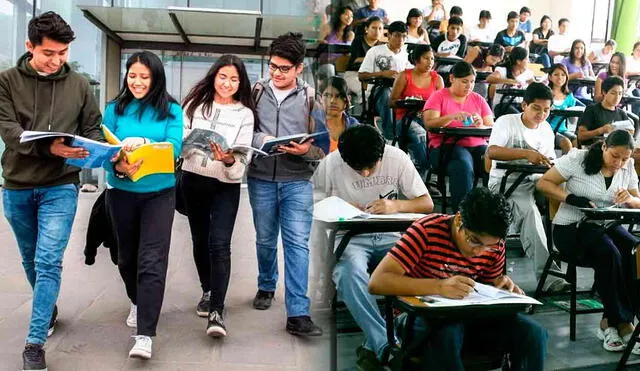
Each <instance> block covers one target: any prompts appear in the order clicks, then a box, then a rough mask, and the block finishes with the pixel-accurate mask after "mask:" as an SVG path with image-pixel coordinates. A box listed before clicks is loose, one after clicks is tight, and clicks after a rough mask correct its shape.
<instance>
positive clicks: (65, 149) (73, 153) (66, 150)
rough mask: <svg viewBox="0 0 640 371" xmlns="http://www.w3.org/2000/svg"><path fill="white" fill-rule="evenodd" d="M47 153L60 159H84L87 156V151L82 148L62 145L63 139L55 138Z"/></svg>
mask: <svg viewBox="0 0 640 371" xmlns="http://www.w3.org/2000/svg"><path fill="white" fill-rule="evenodd" d="M49 151H50V152H51V154H52V155H54V156H59V157H62V158H86V157H87V156H89V151H87V150H86V149H84V148H82V147H70V146H68V145H66V144H64V138H56V139H54V140H53V142H51V145H50V146H49Z"/></svg>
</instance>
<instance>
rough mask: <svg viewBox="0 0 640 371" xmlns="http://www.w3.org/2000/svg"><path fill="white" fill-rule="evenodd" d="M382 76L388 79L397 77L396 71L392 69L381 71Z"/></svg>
mask: <svg viewBox="0 0 640 371" xmlns="http://www.w3.org/2000/svg"><path fill="white" fill-rule="evenodd" d="M382 76H383V77H387V78H390V79H395V78H396V77H398V72H396V71H394V70H386V71H382Z"/></svg>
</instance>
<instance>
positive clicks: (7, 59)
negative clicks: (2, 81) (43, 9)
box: [0, 0, 33, 71]
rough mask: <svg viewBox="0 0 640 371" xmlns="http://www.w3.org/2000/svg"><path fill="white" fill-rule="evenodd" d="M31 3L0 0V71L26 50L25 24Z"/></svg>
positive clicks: (12, 64) (8, 66) (31, 8)
mask: <svg viewBox="0 0 640 371" xmlns="http://www.w3.org/2000/svg"><path fill="white" fill-rule="evenodd" d="M32 11H33V3H32V2H31V1H25V0H14V1H9V0H0V35H1V36H0V71H4V70H6V69H8V68H11V67H13V66H14V65H15V63H16V61H17V60H18V58H20V56H21V55H22V54H24V53H25V52H26V47H25V42H26V41H27V25H28V24H29V20H30V19H31V13H32Z"/></svg>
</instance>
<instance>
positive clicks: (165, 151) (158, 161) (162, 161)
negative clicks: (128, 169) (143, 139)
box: [125, 142, 175, 182]
mask: <svg viewBox="0 0 640 371" xmlns="http://www.w3.org/2000/svg"><path fill="white" fill-rule="evenodd" d="M125 156H126V158H127V162H128V163H130V164H133V163H135V162H137V161H138V160H142V164H141V165H140V169H138V171H136V173H135V174H133V175H132V176H131V180H133V181H134V182H136V181H138V179H140V178H142V177H145V176H147V175H151V174H173V172H174V170H175V162H174V160H173V144H171V143H169V142H158V143H147V144H143V145H141V146H140V147H138V148H136V149H135V150H133V151H131V152H125Z"/></svg>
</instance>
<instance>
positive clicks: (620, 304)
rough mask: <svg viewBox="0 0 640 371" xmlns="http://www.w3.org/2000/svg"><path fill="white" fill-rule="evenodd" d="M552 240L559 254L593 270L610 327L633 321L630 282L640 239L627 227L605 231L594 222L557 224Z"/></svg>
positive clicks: (617, 227) (604, 316)
mask: <svg viewBox="0 0 640 371" xmlns="http://www.w3.org/2000/svg"><path fill="white" fill-rule="evenodd" d="M553 241H554V242H555V244H556V247H557V248H558V250H560V252H562V253H563V254H565V255H568V256H574V257H577V258H578V261H579V262H580V263H584V264H586V265H588V266H590V267H592V268H593V270H594V272H595V287H596V290H597V291H598V294H599V295H600V298H601V299H602V304H603V306H604V315H603V318H606V319H607V322H608V324H609V327H617V326H618V325H619V324H622V323H631V322H633V307H632V303H631V298H630V291H629V289H630V288H629V287H627V286H628V285H627V283H628V282H630V280H631V274H632V269H631V268H632V267H631V259H632V255H631V251H632V250H633V249H634V248H635V246H636V245H638V243H639V241H638V238H637V237H635V236H634V235H632V234H631V233H629V232H628V231H627V230H626V229H624V227H622V226H616V227H611V228H608V229H605V228H604V227H602V226H600V225H597V224H593V223H582V224H581V225H580V228H579V230H578V228H576V224H570V225H554V226H553Z"/></svg>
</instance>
